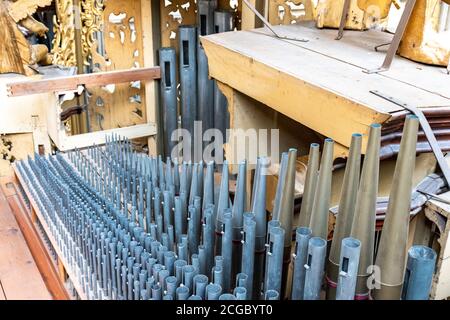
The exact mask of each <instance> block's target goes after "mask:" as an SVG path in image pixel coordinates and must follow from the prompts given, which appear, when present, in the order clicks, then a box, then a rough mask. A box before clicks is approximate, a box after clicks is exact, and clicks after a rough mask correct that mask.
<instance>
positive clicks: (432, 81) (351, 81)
mask: <svg viewBox="0 0 450 320" xmlns="http://www.w3.org/2000/svg"><path fill="white" fill-rule="evenodd" d="M275 28H276V29H277V30H278V32H279V33H280V34H281V35H284V36H291V37H292V36H296V37H299V36H302V37H306V38H308V39H309V41H308V42H298V41H290V40H280V39H277V38H275V37H273V36H272V35H271V34H270V32H269V31H268V30H267V29H256V30H251V31H239V32H228V33H222V34H214V35H210V36H206V37H203V38H202V42H203V45H204V47H205V50H206V53H207V56H208V61H209V66H210V74H211V76H212V77H214V78H216V79H218V80H219V81H220V82H222V83H224V84H226V85H228V86H229V87H231V88H233V89H234V90H237V91H240V92H242V93H244V94H245V95H248V96H250V97H252V98H253V99H255V100H257V101H259V102H261V103H263V104H265V105H267V106H269V107H271V108H273V109H275V110H276V111H278V112H280V113H282V114H284V115H286V116H288V117H290V118H292V119H294V120H295V121H297V122H299V123H301V124H303V125H306V126H307V127H309V128H311V129H313V130H315V131H317V132H319V133H321V134H323V135H325V136H328V137H331V138H333V139H334V140H336V141H337V142H339V143H340V144H342V145H344V146H346V147H348V146H349V144H350V138H351V134H352V133H354V132H360V133H363V134H366V133H367V132H368V128H369V126H370V124H372V123H384V122H386V121H388V120H389V118H390V117H391V113H394V112H397V111H399V110H402V108H401V107H399V106H397V105H395V104H393V103H391V102H389V101H387V100H384V99H381V98H379V97H377V96H375V95H373V94H371V93H370V91H371V90H378V91H380V92H382V93H384V94H387V95H392V96H393V97H395V98H397V99H400V100H403V101H404V102H405V103H408V104H411V105H414V106H419V107H431V106H449V105H450V78H449V77H448V75H447V74H446V73H445V72H444V68H439V67H432V66H426V65H423V64H419V63H415V62H412V61H409V60H407V59H404V58H401V57H396V58H395V60H394V62H393V65H392V67H391V70H389V71H388V72H384V73H380V74H368V73H365V72H364V71H365V70H367V69H369V70H370V69H374V68H376V67H379V66H380V65H381V63H382V61H383V59H384V56H385V52H375V51H374V47H375V46H376V45H379V44H382V43H387V42H389V41H390V40H391V38H392V35H390V34H387V33H382V32H378V31H366V32H358V31H347V32H346V33H345V36H344V38H343V39H342V40H341V41H336V40H334V38H335V36H336V30H319V29H317V28H315V27H314V26H311V24H301V25H290V26H276V27H275ZM366 143H367V137H365V138H364V142H363V149H365V144H366Z"/></svg>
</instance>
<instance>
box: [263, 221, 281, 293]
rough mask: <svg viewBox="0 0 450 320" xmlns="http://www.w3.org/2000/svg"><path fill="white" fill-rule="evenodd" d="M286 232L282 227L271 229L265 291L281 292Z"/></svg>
mask: <svg viewBox="0 0 450 320" xmlns="http://www.w3.org/2000/svg"><path fill="white" fill-rule="evenodd" d="M284 235H285V231H284V229H283V228H281V227H275V228H271V230H270V231H269V242H268V248H267V252H266V272H265V279H264V290H265V291H267V290H275V291H277V292H280V291H281V279H282V268H283V246H284Z"/></svg>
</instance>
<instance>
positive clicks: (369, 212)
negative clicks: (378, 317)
mask: <svg viewBox="0 0 450 320" xmlns="http://www.w3.org/2000/svg"><path fill="white" fill-rule="evenodd" d="M380 139H381V125H379V124H373V125H371V127H370V132H369V140H368V142H367V152H366V155H365V157H364V164H363V168H362V171H361V179H360V182H359V189H358V195H357V197H356V207H355V215H354V217H353V222H352V228H351V232H350V236H351V237H352V238H355V239H358V240H359V241H361V256H360V259H359V269H358V280H357V282H356V294H355V299H357V300H365V299H368V298H369V289H368V288H367V279H368V277H369V275H370V273H369V272H368V270H367V268H368V267H369V266H371V265H373V252H374V246H375V218H376V204H377V193H378V176H379V168H380V158H379V157H380Z"/></svg>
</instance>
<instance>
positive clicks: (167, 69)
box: [164, 61, 172, 88]
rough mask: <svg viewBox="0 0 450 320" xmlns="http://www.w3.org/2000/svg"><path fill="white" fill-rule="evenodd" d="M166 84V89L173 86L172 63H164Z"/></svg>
mask: <svg viewBox="0 0 450 320" xmlns="http://www.w3.org/2000/svg"><path fill="white" fill-rule="evenodd" d="M164 83H165V85H166V88H170V87H171V86H172V80H171V79H170V62H169V61H165V62H164Z"/></svg>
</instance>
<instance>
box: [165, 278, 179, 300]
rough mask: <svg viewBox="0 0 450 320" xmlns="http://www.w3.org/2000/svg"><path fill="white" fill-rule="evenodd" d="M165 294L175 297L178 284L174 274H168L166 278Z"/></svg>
mask: <svg viewBox="0 0 450 320" xmlns="http://www.w3.org/2000/svg"><path fill="white" fill-rule="evenodd" d="M165 285H166V295H171V296H172V297H176V290H177V286H178V280H177V277H175V276H170V277H167V278H166V284H165Z"/></svg>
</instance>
